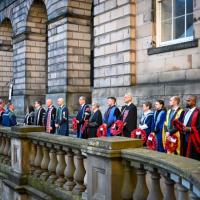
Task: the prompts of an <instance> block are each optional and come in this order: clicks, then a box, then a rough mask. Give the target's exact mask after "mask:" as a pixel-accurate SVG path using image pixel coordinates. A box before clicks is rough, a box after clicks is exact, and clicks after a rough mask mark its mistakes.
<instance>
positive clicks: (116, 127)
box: [110, 120, 124, 136]
mask: <svg viewBox="0 0 200 200" xmlns="http://www.w3.org/2000/svg"><path fill="white" fill-rule="evenodd" d="M123 128H124V123H123V121H121V120H117V121H116V122H115V123H114V124H113V125H112V126H111V128H110V132H111V134H112V135H114V136H116V135H119V134H121V133H122V132H123Z"/></svg>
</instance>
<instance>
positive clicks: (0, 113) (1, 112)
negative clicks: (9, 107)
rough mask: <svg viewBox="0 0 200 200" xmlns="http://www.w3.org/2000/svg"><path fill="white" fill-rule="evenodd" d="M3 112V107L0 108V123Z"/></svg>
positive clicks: (0, 122)
mask: <svg viewBox="0 0 200 200" xmlns="http://www.w3.org/2000/svg"><path fill="white" fill-rule="evenodd" d="M3 113H5V110H4V109H0V124H2V116H3Z"/></svg>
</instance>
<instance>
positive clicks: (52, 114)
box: [44, 106, 56, 133]
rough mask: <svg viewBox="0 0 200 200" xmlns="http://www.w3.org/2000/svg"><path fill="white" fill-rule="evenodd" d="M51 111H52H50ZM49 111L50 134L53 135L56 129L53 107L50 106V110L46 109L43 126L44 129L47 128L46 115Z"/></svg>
mask: <svg viewBox="0 0 200 200" xmlns="http://www.w3.org/2000/svg"><path fill="white" fill-rule="evenodd" d="M51 109H52V111H51ZM50 111H51V127H52V130H51V132H50V133H55V131H56V127H55V121H56V108H55V107H54V106H52V108H48V109H47V112H46V114H45V118H44V125H45V129H46V126H47V118H48V114H49V112H50Z"/></svg>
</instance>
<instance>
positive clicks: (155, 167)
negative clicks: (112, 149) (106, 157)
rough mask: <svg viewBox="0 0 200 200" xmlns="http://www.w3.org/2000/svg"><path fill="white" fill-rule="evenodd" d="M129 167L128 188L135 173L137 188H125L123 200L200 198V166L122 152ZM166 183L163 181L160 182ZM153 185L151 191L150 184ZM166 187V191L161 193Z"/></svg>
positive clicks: (144, 151) (173, 157)
mask: <svg viewBox="0 0 200 200" xmlns="http://www.w3.org/2000/svg"><path fill="white" fill-rule="evenodd" d="M122 158H123V162H124V163H125V169H124V171H125V174H124V183H123V184H124V185H125V186H127V185H130V182H131V180H130V179H129V177H130V174H131V172H132V171H134V172H135V173H136V176H137V182H136V185H135V187H134V188H133V187H130V186H129V187H124V191H123V190H122V193H121V195H122V199H137V200H146V199H147V200H160V199H164V200H174V199H178V200H187V199H191V200H194V199H199V198H200V162H199V161H196V160H193V159H188V158H184V157H180V156H176V155H168V154H165V153H158V152H156V151H150V150H148V149H142V148H138V149H126V150H122ZM161 177H162V179H163V180H164V181H162V182H161V181H160V179H161ZM148 181H149V187H147V182H148ZM161 187H162V190H161Z"/></svg>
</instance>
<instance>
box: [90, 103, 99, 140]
mask: <svg viewBox="0 0 200 200" xmlns="http://www.w3.org/2000/svg"><path fill="white" fill-rule="evenodd" d="M99 107H100V105H99V104H98V103H96V102H93V103H92V111H93V112H92V115H91V116H90V119H89V123H88V126H87V135H88V138H93V137H97V130H98V128H99V126H101V125H102V114H101V111H100V110H99Z"/></svg>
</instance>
